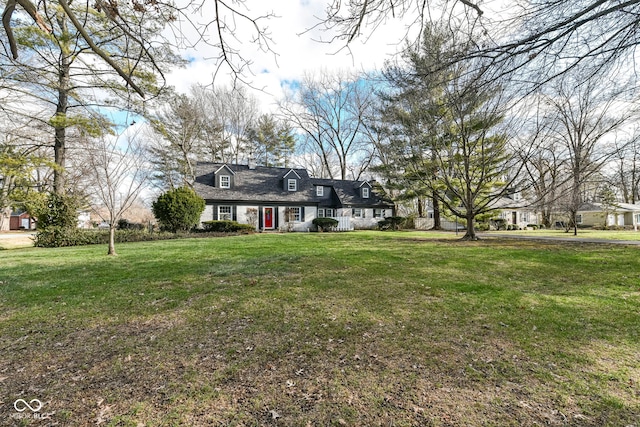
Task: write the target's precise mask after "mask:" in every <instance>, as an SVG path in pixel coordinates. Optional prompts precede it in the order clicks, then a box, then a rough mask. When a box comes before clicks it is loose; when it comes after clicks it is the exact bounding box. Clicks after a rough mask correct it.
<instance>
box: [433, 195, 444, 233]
mask: <svg viewBox="0 0 640 427" xmlns="http://www.w3.org/2000/svg"><path fill="white" fill-rule="evenodd" d="M431 200H432V202H433V229H434V230H441V229H442V224H441V223H440V201H439V200H438V197H436V195H435V193H434V194H433V198H432V199H431Z"/></svg>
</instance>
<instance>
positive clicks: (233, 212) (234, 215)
mask: <svg viewBox="0 0 640 427" xmlns="http://www.w3.org/2000/svg"><path fill="white" fill-rule="evenodd" d="M231 219H232V220H233V221H237V220H238V207H237V206H233V207H232V208H231Z"/></svg>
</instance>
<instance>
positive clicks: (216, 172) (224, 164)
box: [213, 163, 236, 175]
mask: <svg viewBox="0 0 640 427" xmlns="http://www.w3.org/2000/svg"><path fill="white" fill-rule="evenodd" d="M224 167H226V168H227V169H229V171H231V173H232V174H234V175H235V174H236V173H235V172H234V171H233V169H231V168H230V167H229V165H227V164H226V163H223V164H222V166H220V167H219V168H218V169H216V170H215V171H213V173H214V175H217V174H218V172H220V169H222V168H224Z"/></svg>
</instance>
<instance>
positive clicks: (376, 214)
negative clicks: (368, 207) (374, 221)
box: [373, 209, 384, 218]
mask: <svg viewBox="0 0 640 427" xmlns="http://www.w3.org/2000/svg"><path fill="white" fill-rule="evenodd" d="M383 216H384V209H374V210H373V217H374V218H382V217H383Z"/></svg>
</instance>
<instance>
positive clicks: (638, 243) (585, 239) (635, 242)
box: [477, 233, 640, 246]
mask: <svg viewBox="0 0 640 427" xmlns="http://www.w3.org/2000/svg"><path fill="white" fill-rule="evenodd" d="M477 235H478V237H479V238H481V239H516V240H518V239H519V240H546V241H555V242H569V243H571V242H574V243H575V242H579V243H600V244H602V243H605V244H614V245H634V246H640V240H610V239H594V238H589V237H580V236H579V235H578V236H577V237H573V236H571V237H569V236H567V237H556V236H523V235H522V234H506V233H505V234H490V233H477Z"/></svg>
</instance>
